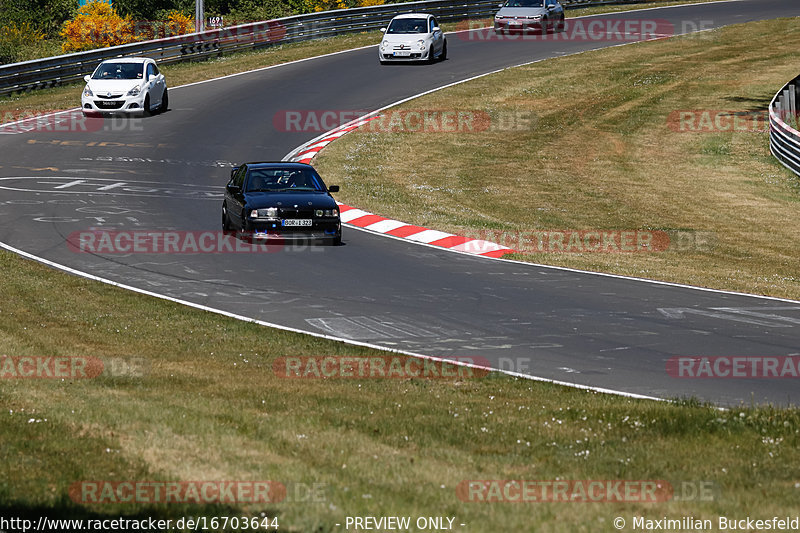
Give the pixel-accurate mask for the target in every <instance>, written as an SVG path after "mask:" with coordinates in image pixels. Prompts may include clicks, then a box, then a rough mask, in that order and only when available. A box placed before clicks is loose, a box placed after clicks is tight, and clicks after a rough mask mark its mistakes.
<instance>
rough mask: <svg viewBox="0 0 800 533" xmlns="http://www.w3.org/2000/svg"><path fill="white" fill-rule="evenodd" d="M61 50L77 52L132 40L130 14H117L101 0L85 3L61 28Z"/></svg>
mask: <svg viewBox="0 0 800 533" xmlns="http://www.w3.org/2000/svg"><path fill="white" fill-rule="evenodd" d="M61 37H63V38H64V43H63V44H62V45H61V48H62V49H63V50H64V51H65V52H80V51H82V50H91V49H93V48H104V47H108V46H117V45H120V44H127V43H131V42H133V41H135V40H136V38H135V37H134V32H133V24H132V22H131V19H130V17H121V16H119V15H118V14H117V12H116V11H115V10H114V8H113V7H111V5H110V4H107V3H106V2H103V1H102V0H96V1H93V2H89V3H88V4H86V5H85V6H83V7H82V8H81V10H80V11H79V12H78V14H77V15H76V16H75V18H73V19H72V20H70V21H68V22H67V23H66V24H64V27H63V28H62V30H61Z"/></svg>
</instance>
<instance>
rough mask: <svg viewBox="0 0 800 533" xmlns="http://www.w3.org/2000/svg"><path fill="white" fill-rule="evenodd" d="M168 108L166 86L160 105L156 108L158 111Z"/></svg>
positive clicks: (161, 111) (164, 110)
mask: <svg viewBox="0 0 800 533" xmlns="http://www.w3.org/2000/svg"><path fill="white" fill-rule="evenodd" d="M167 109H169V94H167V89H166V87H165V88H164V96H162V97H161V107H159V108H158V112H159V113H164V112H166V111H167Z"/></svg>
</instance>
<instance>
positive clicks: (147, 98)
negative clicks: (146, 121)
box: [144, 94, 150, 117]
mask: <svg viewBox="0 0 800 533" xmlns="http://www.w3.org/2000/svg"><path fill="white" fill-rule="evenodd" d="M144 116H146V117H147V116H150V95H149V94H148V95H147V96H145V97H144Z"/></svg>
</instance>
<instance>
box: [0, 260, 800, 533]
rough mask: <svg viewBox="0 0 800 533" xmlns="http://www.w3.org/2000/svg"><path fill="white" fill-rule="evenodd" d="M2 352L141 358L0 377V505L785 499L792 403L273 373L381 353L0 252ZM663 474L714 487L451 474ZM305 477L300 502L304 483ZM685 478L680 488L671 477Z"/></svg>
mask: <svg viewBox="0 0 800 533" xmlns="http://www.w3.org/2000/svg"><path fill="white" fill-rule="evenodd" d="M0 271H2V272H4V273H5V281H4V285H3V304H2V307H1V308H0V316H2V320H0V346H2V347H3V349H2V351H3V355H6V356H53V357H55V356H89V357H98V358H104V359H108V358H112V357H119V358H131V357H136V358H138V359H139V360H142V361H145V362H146V364H140V368H143V369H144V370H143V371H142V372H141V374H142V375H141V376H139V377H113V376H105V375H104V376H101V377H98V378H95V379H80V380H44V379H42V380H35V379H16V380H12V379H4V380H2V381H0V417H1V418H2V420H3V422H2V424H0V464H2V475H0V510H2V515H3V516H4V517H9V516H12V517H13V516H19V517H23V516H24V517H29V518H34V519H35V518H38V516H47V517H51V518H55V517H80V518H98V519H107V518H116V517H119V516H123V517H128V518H133V517H147V516H152V517H154V518H164V519H167V518H169V519H173V520H176V519H178V518H180V517H182V516H195V517H196V516H208V517H212V516H220V515H228V516H231V515H233V516H241V515H245V516H261V515H262V513H263V514H264V515H267V516H277V517H278V518H279V523H280V527H281V530H284V531H334V530H337V531H338V530H341V528H336V527H335V526H334V524H336V523H343V520H344V519H345V517H347V516H359V515H360V516H364V515H370V516H380V515H400V516H413V517H417V516H454V517H456V519H457V522H456V523H457V524H460V523H466V524H468V528H467V530H469V531H529V530H530V524H532V523H533V524H536V528H537V529H536V530H537V531H553V532H572V531H586V532H593V531H598V530H610V527H611V526H610V521H611V520H612V519H613V518H614V517H615V516H618V515H619V516H624V517H627V519H628V520H629V521H630V519H631V517H633V516H635V515H641V516H646V517H649V518H660V517H662V516H664V515H670V514H680V515H692V516H695V517H697V518H712V519H713V518H714V517H715V516H716V515H718V514H724V515H726V516H745V515H748V514H749V515H752V516H754V515H764V516H770V517H771V516H773V515H777V516H782V515H783V514H784V513H785V512H787V511H788V510H790V509H793V508H794V506H795V505H796V500H797V494H798V490H800V489H797V488H796V483H797V479H796V476H795V472H796V470H795V468H794V466H795V465H796V464H797V462H798V461H800V446H798V445H799V444H800V438H799V437H800V435H799V432H800V429H798V428H800V412H798V411H797V410H795V409H778V408H771V407H762V408H755V409H754V408H744V407H743V408H741V409H733V410H730V411H719V410H717V409H715V408H713V407H708V406H703V405H699V404H697V402H678V403H674V404H673V403H667V402H653V401H642V400H631V399H625V398H620V397H615V396H608V395H602V394H597V393H593V392H585V391H578V390H574V389H568V388H564V387H559V386H554V385H549V384H543V383H534V382H529V381H525V380H518V379H514V378H510V377H506V376H501V375H495V374H492V375H490V376H487V377H482V378H478V377H474V378H469V379H446V380H425V379H386V380H377V379H361V380H350V379H348V380H345V379H326V380H303V379H283V378H279V377H277V376H276V374H275V373H274V372H273V370H272V364H273V363H274V361H275V360H276V358H278V357H285V356H314V355H331V356H352V357H363V356H370V355H376V354H377V353H378V352H374V351H372V350H368V349H364V348H357V347H351V346H346V345H344V344H339V343H334V342H330V341H325V340H321V339H317V338H312V337H308V336H303V335H299V334H293V333H287V332H281V331H275V330H269V329H265V328H262V327H259V326H257V325H254V324H250V323H245V322H240V321H236V320H233V319H229V318H225V317H221V316H218V315H214V314H211V313H207V312H203V311H198V310H193V309H187V308H185V307H182V306H180V305H177V304H174V303H171V302H166V301H162V300H157V299H153V298H148V297H145V296H142V295H138V294H134V293H130V292H126V291H123V290H121V289H117V288H113V287H109V286H105V285H102V284H98V283H94V282H90V281H87V280H84V279H81V278H76V277H72V276H69V275H66V274H63V273H60V272H56V271H53V270H50V269H48V268H46V267H43V266H40V265H38V264H35V263H32V262H30V261H28V260H25V259H21V258H19V257H17V256H14V255H12V254H9V253H5V252H3V253H0ZM476 479H477V480H481V479H496V480H502V479H515V480H556V479H561V480H587V479H604V480H615V479H623V480H667V481H668V482H670V483H671V485H672V486H673V487H676V488H678V489H679V490H680V488H682V487H684V484H689V486H690V487H694V488H696V487H699V486H703V487H708V488H709V494H710V495H711V498H710V499H703V500H700V499H698V500H696V501H683V502H680V501H668V502H662V503H637V502H625V503H568V502H559V503H524V504H519V503H478V502H464V501H461V500H460V499H459V497H458V496H457V493H456V488H457V487H458V486H459V483H461V482H462V481H465V480H476ZM202 480H205V481H231V480H243V481H261V480H273V481H279V482H281V483H283V484H285V485H286V486H287V488H289V497H288V498H287V500H286V501H283V502H280V503H272V504H236V505H196V504H195V505H193V504H185V505H179V504H160V505H153V504H146V503H141V504H140V503H127V504H77V503H75V502H74V501H72V500H71V499H70V498H69V497H68V492H69V489H70V487H71V486H72V485H73V484H74V483H76V482H80V481H112V482H118V481H202ZM310 487H316V489H315V491H316V492H315V493H314V497H313V498H310V497H307V496H306V495H307V494H308V489H309V488H310ZM684 494H686V492H684Z"/></svg>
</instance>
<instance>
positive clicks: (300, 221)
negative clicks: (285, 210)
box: [283, 218, 311, 227]
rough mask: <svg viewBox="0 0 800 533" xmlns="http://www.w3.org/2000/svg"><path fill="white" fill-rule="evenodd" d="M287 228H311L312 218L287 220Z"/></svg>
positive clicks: (285, 221) (284, 223) (285, 224)
mask: <svg viewBox="0 0 800 533" xmlns="http://www.w3.org/2000/svg"><path fill="white" fill-rule="evenodd" d="M283 225H284V227H285V226H311V219H310V218H287V219H285V220H284V221H283Z"/></svg>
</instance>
